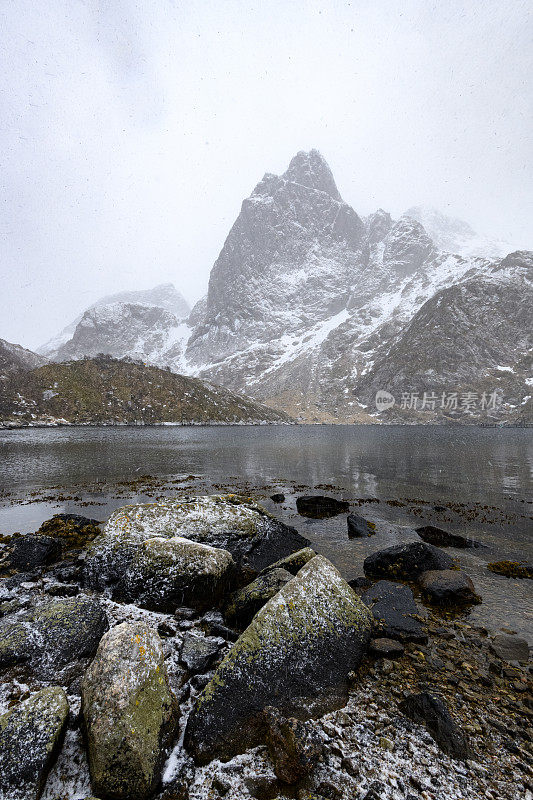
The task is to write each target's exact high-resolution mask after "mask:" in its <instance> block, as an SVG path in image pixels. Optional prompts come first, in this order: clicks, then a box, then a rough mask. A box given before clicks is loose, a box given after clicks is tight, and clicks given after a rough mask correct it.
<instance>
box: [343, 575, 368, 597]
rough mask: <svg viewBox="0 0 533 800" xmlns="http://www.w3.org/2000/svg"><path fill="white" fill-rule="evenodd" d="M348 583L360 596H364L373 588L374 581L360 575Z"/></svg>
mask: <svg viewBox="0 0 533 800" xmlns="http://www.w3.org/2000/svg"><path fill="white" fill-rule="evenodd" d="M348 583H349V584H350V586H351V587H352V589H354V591H356V592H357V593H358V594H363V592H366V590H367V589H370V587H371V586H372V581H371V580H370V579H369V578H366V577H365V576H364V575H360V576H359V577H357V578H352V579H351V580H349V581H348Z"/></svg>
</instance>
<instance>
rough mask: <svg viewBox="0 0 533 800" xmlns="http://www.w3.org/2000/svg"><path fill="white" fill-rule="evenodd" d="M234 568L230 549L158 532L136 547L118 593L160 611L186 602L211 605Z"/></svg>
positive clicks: (171, 609)
mask: <svg viewBox="0 0 533 800" xmlns="http://www.w3.org/2000/svg"><path fill="white" fill-rule="evenodd" d="M234 568H235V564H234V561H233V558H232V557H231V554H230V553H228V551H227V550H221V549H220V548H217V547H210V546H209V545H206V544H201V543H199V542H191V541H190V540H189V539H184V538H182V537H181V536H173V537H171V538H170V539H165V538H163V537H160V536H158V537H155V538H153V539H147V540H146V541H145V542H142V543H141V544H140V545H139V546H138V547H137V549H136V552H135V555H134V557H133V559H132V560H131V562H130V563H129V565H128V567H127V569H126V571H125V573H124V576H123V578H122V579H121V581H120V589H119V594H120V595H121V596H122V597H123V598H124V599H126V600H129V601H133V602H135V603H137V604H138V605H140V606H144V607H145V608H152V609H156V610H160V611H173V610H174V609H175V608H176V606H178V605H183V604H185V605H189V606H192V607H205V606H212V605H214V604H216V603H217V601H218V599H219V598H220V596H221V595H222V594H223V593H224V591H225V590H227V589H228V587H229V585H230V582H231V579H232V577H233V573H234Z"/></svg>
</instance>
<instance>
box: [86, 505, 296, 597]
mask: <svg viewBox="0 0 533 800" xmlns="http://www.w3.org/2000/svg"><path fill="white" fill-rule="evenodd" d="M176 536H178V537H183V538H185V539H189V540H191V541H193V542H199V543H200V544H206V545H209V546H210V547H215V548H220V549H223V550H228V551H229V552H230V553H231V555H232V556H233V559H234V561H235V562H236V564H237V567H238V569H239V571H240V573H241V574H244V575H245V576H246V577H248V579H249V580H252V579H253V578H254V577H255V576H256V575H257V573H259V572H260V571H261V570H262V569H263V568H264V567H266V566H268V565H269V564H271V563H272V562H274V561H277V560H278V559H280V558H283V557H284V556H287V555H289V554H290V553H293V552H294V551H295V550H300V549H301V548H302V547H305V546H307V545H308V544H309V542H308V540H307V539H305V538H304V537H303V536H300V534H299V533H298V532H297V531H296V530H295V529H294V528H288V527H287V526H286V525H284V524H283V523H281V522H279V521H278V520H276V519H274V518H273V517H272V516H270V514H268V513H267V512H266V511H265V509H264V508H262V507H261V506H260V505H258V504H257V503H254V502H253V501H252V500H250V499H249V498H242V497H239V496H237V495H212V496H202V497H185V498H180V499H179V500H178V499H168V500H161V501H158V502H157V503H146V504H143V505H131V506H125V507H124V508H120V509H118V510H117V511H115V512H114V514H112V515H111V517H110V518H109V520H108V522H107V523H106V525H105V528H104V531H103V533H102V535H101V536H99V537H97V538H96V539H95V541H94V542H93V543H92V544H91V546H90V547H89V549H88V553H87V560H86V565H85V581H86V583H87V585H88V586H90V587H91V588H93V589H98V590H103V589H105V588H106V587H109V586H110V587H115V586H117V584H118V583H119V582H120V581H121V579H122V578H123V576H124V574H125V572H126V570H127V569H128V567H129V565H130V564H131V562H132V561H133V559H134V558H135V555H136V552H137V548H138V547H139V545H141V544H142V543H143V542H146V541H147V540H148V539H153V538H154V537H158V538H165V539H170V538H173V537H176Z"/></svg>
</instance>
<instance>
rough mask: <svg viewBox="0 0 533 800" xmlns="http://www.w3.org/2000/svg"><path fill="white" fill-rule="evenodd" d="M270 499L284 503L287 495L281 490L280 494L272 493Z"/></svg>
mask: <svg viewBox="0 0 533 800" xmlns="http://www.w3.org/2000/svg"><path fill="white" fill-rule="evenodd" d="M270 499H271V500H272V502H273V503H284V502H285V495H284V494H282V492H279V493H278V494H271V495H270Z"/></svg>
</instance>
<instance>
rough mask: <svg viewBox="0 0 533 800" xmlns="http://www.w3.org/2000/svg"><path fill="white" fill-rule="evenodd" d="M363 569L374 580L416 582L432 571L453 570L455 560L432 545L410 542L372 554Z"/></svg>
mask: <svg viewBox="0 0 533 800" xmlns="http://www.w3.org/2000/svg"><path fill="white" fill-rule="evenodd" d="M363 567H364V570H365V574H366V575H370V576H371V577H372V578H389V579H391V580H407V581H411V580H412V581H414V580H416V579H417V578H418V576H419V575H420V574H421V573H422V572H426V571H427V570H430V569H432V570H435V569H452V567H453V559H452V558H451V557H450V556H449V555H448V554H447V553H443V552H442V550H439V548H438V547H434V546H433V545H431V544H426V543H425V542H408V543H407V544H397V545H394V546H393V547H386V548H385V549H384V550H378V551H377V552H376V553H372V555H370V556H368V557H367V558H365V560H364V564H363Z"/></svg>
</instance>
